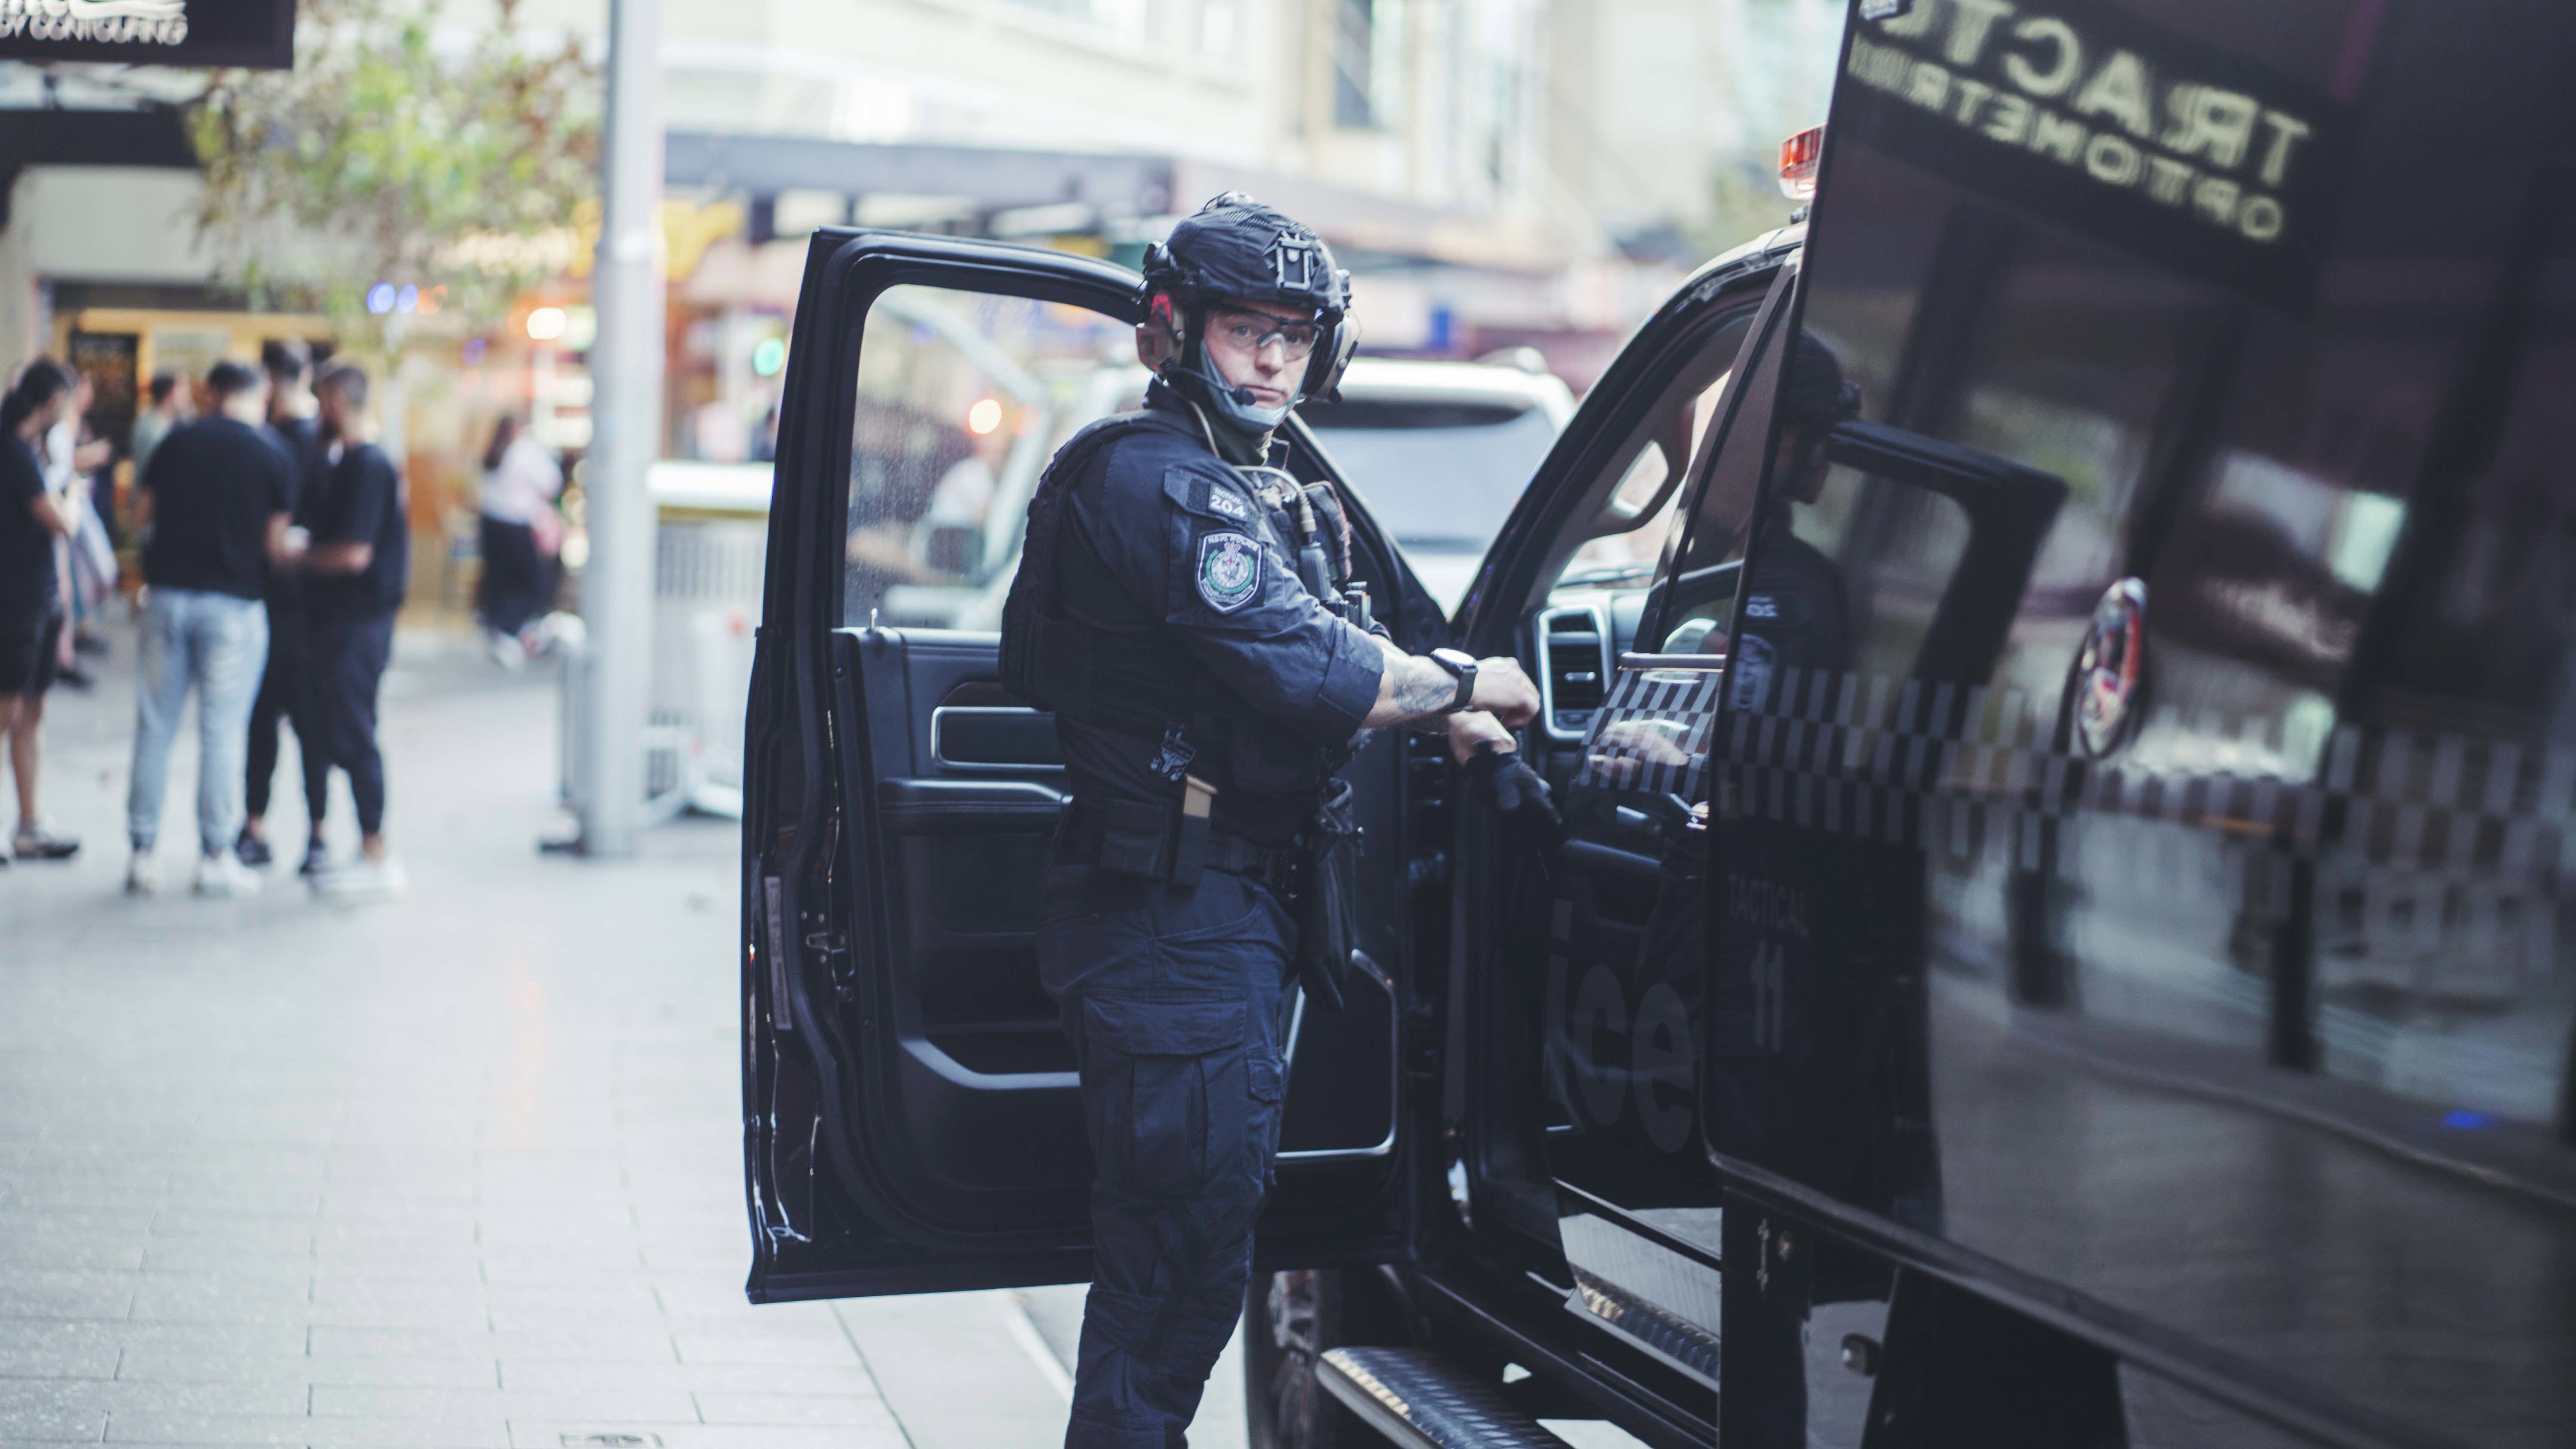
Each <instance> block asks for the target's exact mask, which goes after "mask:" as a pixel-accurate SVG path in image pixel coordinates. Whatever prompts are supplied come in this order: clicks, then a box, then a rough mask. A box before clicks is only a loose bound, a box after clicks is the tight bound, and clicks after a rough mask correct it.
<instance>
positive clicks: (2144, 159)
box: [1827, 0, 2351, 311]
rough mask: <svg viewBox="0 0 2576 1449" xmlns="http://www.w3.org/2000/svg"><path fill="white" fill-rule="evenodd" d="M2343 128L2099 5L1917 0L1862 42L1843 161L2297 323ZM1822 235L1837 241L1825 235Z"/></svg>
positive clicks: (2310, 104) (2331, 202)
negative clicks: (1986, 201) (2233, 295)
mask: <svg viewBox="0 0 2576 1449" xmlns="http://www.w3.org/2000/svg"><path fill="white" fill-rule="evenodd" d="M2350 129H2351V122H2350V118H2349V116H2348V114H2347V112H2346V108H2344V107H2342V106H2338V105H2336V104H2335V103H2333V102H2332V101H2330V100H2328V99H2327V98H2326V97H2324V96H2323V95H2320V94H2318V93H2316V92H2315V91H2313V90H2312V89H2310V88H2308V87H2306V86H2303V85H2300V84H2299V83H2297V82H2295V81H2293V80H2291V79H2289V78H2286V77H2282V76H2278V75H2273V74H2270V73H2267V72H2266V71H2264V70H2263V69H2262V68H2260V67H2258V66H2256V65H2254V64H2252V63H2250V62H2248V61H2247V60H2245V59H2244V58H2243V57H2241V56H2238V55H2234V54H2231V53H2229V52H2227V51H2224V50H2220V49H2218V48H2216V47H2214V46H2210V45H2207V44H2204V43H2202V42H2200V41H2197V40H2194V39H2191V38H2189V37H2185V36H2180V35H2175V34H2172V33H2169V32H2165V31H2162V30H2159V29H2157V28H2155V27H2153V26H2150V25H2147V24H2145V23H2143V22H2141V21H2138V20H2136V19H2134V18H2132V17H2130V16H2129V15H2127V14H2124V13H2121V12H2117V11H2113V10H2111V9H2109V8H2107V7H2104V6H2100V5H2096V4H2091V3H2087V0H1916V3H1915V4H1914V6H1913V7H1912V8H1911V9H1909V10H1907V11H1906V12H1904V13H1903V14H1899V15H1894V16H1890V17H1889V18H1887V19H1884V20H1874V21H1873V20H1869V19H1866V18H1863V19H1861V20H1859V21H1858V22H1857V23H1856V24H1854V25H1853V27H1852V37H1851V46H1850V49H1849V51H1848V52H1847V54H1846V55H1845V57H1844V64H1843V84H1842V87H1841V88H1840V90H1839V92H1838V94H1837V98H1836V111H1835V115H1834V133H1835V139H1836V140H1837V142H1844V141H1849V140H1853V139H1859V140H1864V141H1866V142H1867V143H1868V144H1869V145H1871V146H1872V147H1874V148H1876V149H1879V150H1883V151H1886V152H1888V153H1890V154H1892V155H1895V156H1897V157H1899V158H1901V159H1903V160H1906V161H1908V162H1911V163H1912V164H1915V165H1918V166H1921V167H1923V168H1924V169H1926V170H1928V171H1931V172H1934V173H1935V174H1938V175H1940V176H1942V177H1944V178H1945V179H1948V180H1950V181H1953V182H1955V183H1957V184H1958V185H1960V186H1962V187H1965V188H1966V189H1968V190H1970V191H1972V192H1976V193H1980V194H1983V195H1986V196H1989V197H1992V198H1994V199H1996V200H1998V201H2002V202H2004V203H2006V204H2008V205H2011V206H2013V207H2015V208H2017V209H2020V210H2024V211H2030V212H2036V213H2038V214H2040V215H2043V216H2046V217H2049V218H2050V219H2052V220H2055V221H2058V222H2061V223H2064V224H2066V225H2068V226H2072V227H2075V228H2077V229H2078V230H2081V231H2085V232H2088V233H2091V234H2093V235H2095V236H2098V237H2101V238H2103V239H2104V240H2107V241H2110V242H2112V243H2114V244H2116V245H2120V246H2124V247H2128V248H2130V249H2132V250H2136V251H2141V252H2145V253H2147V254H2149V255H2152V256H2154V257H2156V258H2157V259H2158V260H2161V261H2165V262H2167V263H2169V264H2171V265H2173V266H2175V267H2177V268H2178V269H2181V270H2185V271H2189V272H2192V273H2195V274H2197V275H2200V276H2202V277H2205V278H2207V279H2209V280H2211V281H2214V282H2218V283H2220V284H2222V285H2225V286H2229V287H2231V288H2234V289H2236V290H2239V291H2243V292H2246V293H2249V294H2252V295H2255V296H2257V297H2259V298H2261V299H2263V300H2266V301H2270V302H2273V303H2275V304H2277V305H2280V306H2284V307H2287V308H2289V309H2291V310H2293V311H2298V310H2304V309H2305V307H2306V305H2307V302H2308V300H2309V298H2310V297H2311V295H2312V294H2313V293H2314V291H2315V284H2316V274H2317V269H2318V267H2319V265H2320V264H2321V263H2322V261H2323V258H2324V255H2325V251H2326V244H2327V241H2328V240H2329V237H2330V233H2331V230H2332V228H2333V225H2334V214H2335V209H2336V207H2337V205H2338V204H2339V201H2340V198H2341V193H2342V181H2343V174H2344V165H2345V157H2346V155H2347V153H2348V150H2349V135H2350ZM1827 224H1830V223H1827Z"/></svg>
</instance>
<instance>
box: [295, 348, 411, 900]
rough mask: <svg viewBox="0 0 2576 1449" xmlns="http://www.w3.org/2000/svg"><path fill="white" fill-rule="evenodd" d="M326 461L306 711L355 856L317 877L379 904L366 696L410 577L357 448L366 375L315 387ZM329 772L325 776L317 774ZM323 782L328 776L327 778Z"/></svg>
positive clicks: (391, 488) (376, 472) (372, 710)
mask: <svg viewBox="0 0 2576 1449" xmlns="http://www.w3.org/2000/svg"><path fill="white" fill-rule="evenodd" d="M314 393H315V395H316V396H317V397H318V398H320V400H321V403H322V430H323V435H324V436H325V437H326V438H328V439H329V440H330V447H331V451H332V454H333V457H332V462H331V468H330V472H329V474H328V476H327V477H326V478H325V479H324V480H323V482H322V483H321V484H320V487H319V492H318V496H317V498H316V499H315V501H314V505H313V508H312V511H311V513H310V514H309V515H308V516H309V517H310V519H311V523H310V525H309V527H310V528H311V529H312V544H311V547H310V549H309V551H308V552H307V553H306V554H305V556H304V608H305V618H306V628H307V633H306V635H305V648H306V653H305V660H304V666H305V700H306V704H305V708H306V712H307V715H306V717H307V718H309V719H311V720H312V721H313V727H314V732H315V734H316V735H317V736H319V738H320V741H321V746H322V752H323V755H324V757H325V759H326V760H327V762H328V765H337V766H339V767H340V768H341V769H342V770H345V771H347V772H348V775H349V794H350V795H351V797H352V798H354V799H355V800H356V802H357V806H358V833H359V841H358V854H357V856H356V857H355V858H354V859H351V860H347V861H344V862H342V863H341V864H339V865H337V866H334V867H329V868H326V869H324V870H322V871H321V872H320V873H319V874H317V875H316V876H315V877H314V878H313V884H314V888H315V889H316V890H319V891H321V892H322V893H324V894H326V895H340V896H381V895H394V894H398V893H399V892H400V891H401V890H402V888H403V870H402V865H401V863H400V862H398V861H396V860H395V859H394V858H393V855H392V853H391V852H390V851H388V850H387V849H386V847H385V835H384V830H385V764H384V757H383V756H382V755H381V754H380V753H378V751H377V749H376V685H377V683H378V682H379V681H380V680H382V679H383V678H384V673H385V661H386V660H387V658H389V657H390V656H391V655H392V653H393V641H394V613H395V611H396V610H398V609H400V608H401V607H402V600H403V588H404V585H405V584H406V583H408V582H409V579H410V574H411V532H410V527H409V523H408V521H407V520H406V518H405V517H404V509H403V488H402V475H401V474H400V473H399V472H397V471H396V470H395V468H394V465H393V460H392V459H390V458H387V457H386V456H385V455H384V453H383V452H382V451H381V450H379V449H378V448H377V447H376V446H375V445H374V444H373V443H370V442H368V441H367V440H366V416H367V375H366V374H365V373H363V372H360V371H359V370H358V369H357V368H355V367H352V366H349V365H347V364H340V365H336V366H333V367H331V368H329V369H327V370H326V371H324V373H323V374H322V378H321V380H320V381H319V382H318V383H316V384H315V386H314ZM326 769H327V765H326ZM326 778H327V776H326Z"/></svg>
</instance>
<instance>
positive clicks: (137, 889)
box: [125, 850, 161, 896]
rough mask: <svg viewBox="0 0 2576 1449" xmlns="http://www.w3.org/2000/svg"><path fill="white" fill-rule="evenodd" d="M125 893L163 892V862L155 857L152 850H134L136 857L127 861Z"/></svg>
mask: <svg viewBox="0 0 2576 1449" xmlns="http://www.w3.org/2000/svg"><path fill="white" fill-rule="evenodd" d="M125 893H126V894H127V895H129V896H157V895H159V894H161V862H160V861H158V860H156V859H154V858H153V856H152V852H150V851H148V850H138V851H136V852H134V859H132V860H130V861H127V862H126V865H125Z"/></svg>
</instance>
